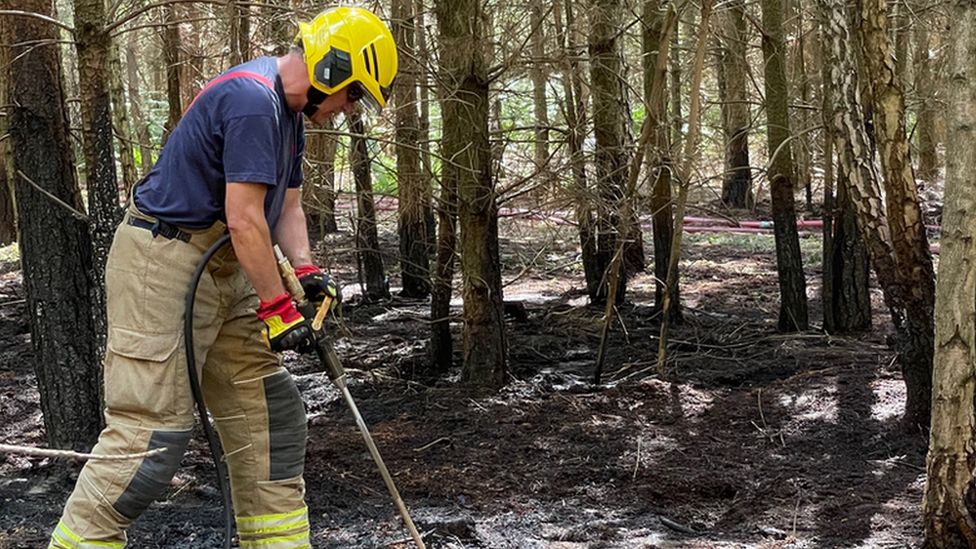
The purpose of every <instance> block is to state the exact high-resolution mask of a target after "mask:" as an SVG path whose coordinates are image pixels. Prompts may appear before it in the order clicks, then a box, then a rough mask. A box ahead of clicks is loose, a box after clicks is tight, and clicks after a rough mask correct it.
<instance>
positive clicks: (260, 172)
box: [223, 114, 280, 186]
mask: <svg viewBox="0 0 976 549" xmlns="http://www.w3.org/2000/svg"><path fill="white" fill-rule="evenodd" d="M223 130H224V158H223V161H224V176H225V178H226V181H228V182H231V181H236V182H245V183H264V184H266V185H271V186H275V185H277V183H278V177H277V174H278V160H277V155H278V153H277V151H278V150H279V143H278V142H279V140H280V137H279V134H278V125H277V123H276V121H275V118H274V116H267V115H263V114H262V115H246V116H238V117H235V118H231V119H229V120H227V121H226V122H225V123H224V128H223Z"/></svg>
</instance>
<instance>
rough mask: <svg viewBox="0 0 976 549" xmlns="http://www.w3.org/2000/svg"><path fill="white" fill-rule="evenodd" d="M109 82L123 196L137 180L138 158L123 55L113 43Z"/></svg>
mask: <svg viewBox="0 0 976 549" xmlns="http://www.w3.org/2000/svg"><path fill="white" fill-rule="evenodd" d="M108 75H109V83H110V84H111V87H110V93H111V96H112V126H113V127H114V128H115V135H116V136H117V137H118V139H117V140H116V141H117V142H118V150H119V162H120V163H121V164H122V189H123V193H122V194H123V196H128V192H129V189H130V188H131V187H132V185H133V184H134V183H135V182H136V179H137V178H138V176H137V175H136V160H135V156H134V155H133V153H132V141H133V133H132V127H131V126H130V124H129V116H128V108H127V107H126V101H125V86H124V84H123V82H122V57H121V54H120V53H119V49H118V47H117V46H116V45H115V44H114V43H113V44H112V47H111V50H110V51H109V71H108Z"/></svg>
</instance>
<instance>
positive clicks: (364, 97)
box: [346, 82, 383, 116]
mask: <svg viewBox="0 0 976 549" xmlns="http://www.w3.org/2000/svg"><path fill="white" fill-rule="evenodd" d="M346 97H347V99H348V100H349V102H350V103H356V104H357V105H359V107H360V108H361V109H362V110H364V111H366V113H368V114H369V115H370V116H378V115H379V114H380V113H381V112H383V107H382V105H380V102H379V101H377V100H376V98H375V97H373V94H371V93H369V91H368V90H367V89H366V88H365V87H364V86H363V85H362V84H360V83H359V82H353V83H352V84H349V91H347V92H346Z"/></svg>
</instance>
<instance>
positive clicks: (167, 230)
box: [128, 216, 193, 242]
mask: <svg viewBox="0 0 976 549" xmlns="http://www.w3.org/2000/svg"><path fill="white" fill-rule="evenodd" d="M128 223H129V225H132V226H133V227H138V228H140V229H146V230H147V231H151V232H152V234H153V236H154V237H156V236H162V237H164V238H168V239H170V240H172V239H174V238H175V239H176V240H181V241H183V242H189V241H190V238H191V237H192V236H193V235H191V234H190V233H188V232H186V231H183V230H181V229H180V228H179V227H177V226H176V225H172V224H169V223H167V222H165V221H161V220H158V219H157V220H156V221H149V220H148V219H142V218H140V217H131V216H130V217H129V222H128Z"/></svg>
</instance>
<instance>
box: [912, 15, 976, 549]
mask: <svg viewBox="0 0 976 549" xmlns="http://www.w3.org/2000/svg"><path fill="white" fill-rule="evenodd" d="M952 22H953V23H952V27H951V29H950V31H949V33H950V34H949V40H948V42H947V44H948V46H949V48H950V52H949V70H948V72H949V79H948V82H949V88H948V108H949V112H948V121H949V139H948V141H947V149H946V186H945V213H944V215H943V218H942V238H941V244H942V248H941V253H940V259H939V281H938V285H937V287H936V291H937V295H936V298H935V303H936V306H935V311H936V312H935V357H934V372H933V373H934V376H933V379H934V386H933V394H932V397H933V398H932V430H931V433H930V435H929V453H928V459H927V471H926V476H927V482H926V486H925V498H924V501H923V522H924V525H925V543H924V547H926V548H932V549H934V548H940V549H941V548H949V547H973V546H976V518H974V517H973V504H972V502H973V501H974V498H976V493H974V492H976V490H974V488H973V472H972V471H973V463H974V462H976V406H974V402H976V401H974V399H976V338H974V334H976V322H974V319H976V264H974V263H973V261H972V258H973V257H974V256H976V247H974V242H973V238H972V235H973V234H974V233H976V216H974V215H973V214H974V211H976V177H974V175H973V171H972V166H973V165H974V163H976V112H974V111H973V105H974V104H976V63H974V61H973V60H974V59H976V8H974V7H973V5H972V4H970V3H956V4H953V7H952Z"/></svg>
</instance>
